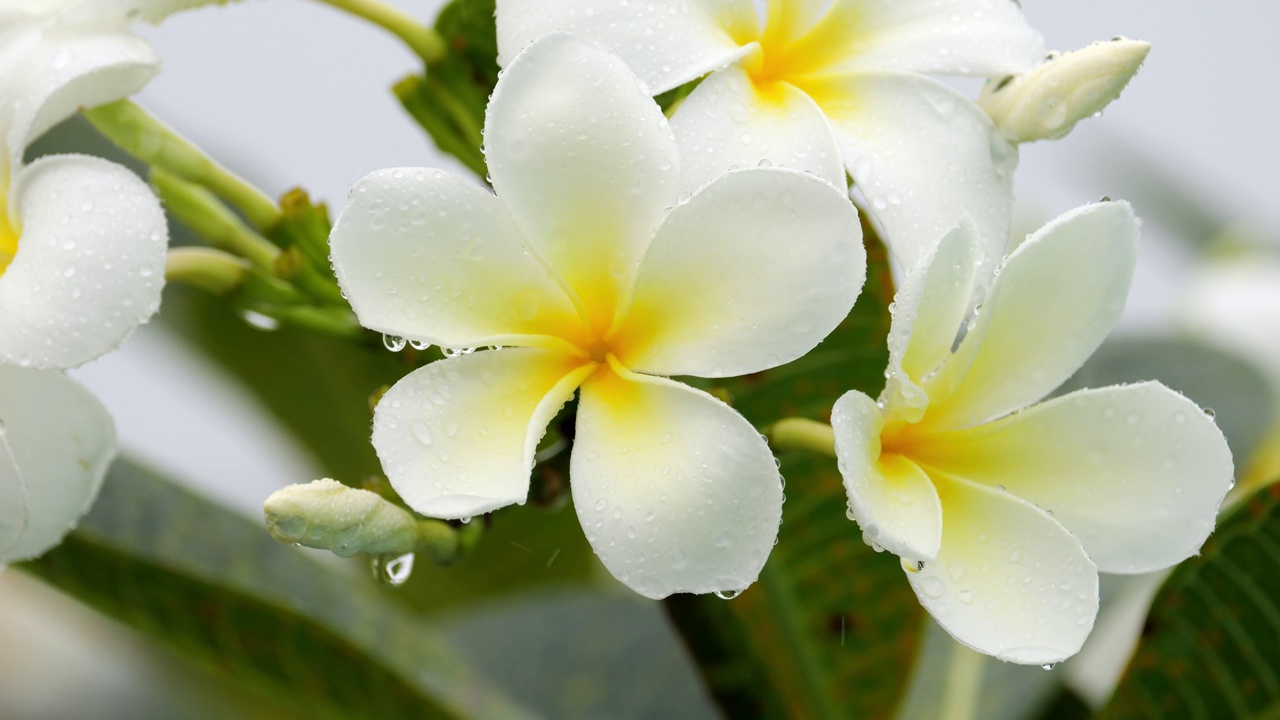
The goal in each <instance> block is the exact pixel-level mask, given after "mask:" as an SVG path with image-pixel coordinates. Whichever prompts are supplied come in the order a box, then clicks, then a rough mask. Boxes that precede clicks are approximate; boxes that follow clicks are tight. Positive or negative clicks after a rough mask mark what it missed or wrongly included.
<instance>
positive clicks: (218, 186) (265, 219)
mask: <svg viewBox="0 0 1280 720" xmlns="http://www.w3.org/2000/svg"><path fill="white" fill-rule="evenodd" d="M84 116H85V118H87V119H88V120H89V122H90V123H92V124H93V126H94V127H95V128H97V129H98V132H101V133H102V134H103V135H105V136H106V137H107V138H108V139H109V140H111V142H113V143H115V144H116V145H119V146H120V147H121V148H122V149H123V150H125V151H126V152H128V153H129V154H131V155H133V156H134V157H136V158H138V159H139V160H142V161H143V162H145V163H147V164H148V165H151V166H152V167H156V168H159V169H162V170H164V171H165V172H168V173H170V174H172V175H173V176H175V177H177V178H180V179H182V180H185V181H186V182H189V183H194V184H196V185H200V186H202V187H204V188H206V189H208V190H210V191H211V192H213V194H215V195H217V196H218V197H220V198H222V199H224V200H226V201H227V202H229V203H231V204H232V205H233V206H235V208H236V209H237V210H239V211H240V212H242V213H244V215H245V217H247V218H249V222H251V223H253V224H254V226H255V227H257V228H258V230H266V229H267V228H269V227H271V226H272V225H274V224H275V223H276V222H277V221H278V220H279V219H280V208H279V207H278V206H277V205H276V203H275V202H274V201H272V199H271V198H270V197H268V196H267V195H266V193H264V192H262V191H261V190H259V189H258V188H256V187H254V186H253V185H251V184H249V183H248V182H247V181H245V180H244V179H243V178H241V177H239V176H238V175H236V174H235V173H233V172H231V171H230V170H228V169H226V168H224V167H222V166H221V165H219V164H218V163H217V162H215V161H214V160H213V159H212V158H210V157H209V156H208V155H205V154H204V152H202V151H201V150H200V149H199V148H197V147H196V146H195V145H193V144H192V143H191V142H190V141H189V140H187V139H186V138H184V137H182V136H181V135H179V134H178V133H177V132H176V131H175V130H173V129H172V128H170V127H169V126H167V125H165V124H164V123H162V122H160V121H159V120H157V119H156V118H155V117H154V116H152V115H151V114H150V113H148V112H147V111H146V110H143V109H142V108H140V107H138V106H137V105H134V104H133V103H132V102H130V101H129V100H117V101H115V102H111V103H107V104H106V105H99V106H98V107H95V108H91V109H88V110H85V111H84Z"/></svg>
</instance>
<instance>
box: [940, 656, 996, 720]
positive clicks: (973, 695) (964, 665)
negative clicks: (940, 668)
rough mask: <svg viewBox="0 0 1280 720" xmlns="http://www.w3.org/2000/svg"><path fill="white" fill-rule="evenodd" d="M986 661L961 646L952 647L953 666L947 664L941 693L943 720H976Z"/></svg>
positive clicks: (951, 663) (941, 716)
mask: <svg viewBox="0 0 1280 720" xmlns="http://www.w3.org/2000/svg"><path fill="white" fill-rule="evenodd" d="M985 659H986V658H985V657H984V656H983V655H980V654H979V653H977V652H974V651H973V650H970V649H969V648H967V647H965V646H963V645H961V644H960V643H958V642H954V641H953V642H952V643H951V662H950V663H948V664H947V679H946V684H945V685H944V686H943V689H942V714H941V715H940V718H941V720H973V719H974V718H975V717H976V716H977V709H978V691H979V690H980V689H981V688H982V662H983V660H985Z"/></svg>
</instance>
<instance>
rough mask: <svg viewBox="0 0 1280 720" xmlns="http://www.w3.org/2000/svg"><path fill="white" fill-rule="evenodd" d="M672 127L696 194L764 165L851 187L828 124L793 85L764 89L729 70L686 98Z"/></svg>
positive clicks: (686, 181)
mask: <svg viewBox="0 0 1280 720" xmlns="http://www.w3.org/2000/svg"><path fill="white" fill-rule="evenodd" d="M671 127H672V128H673V129H674V130H675V133H676V141H677V142H678V143H679V145H680V174H681V184H682V186H683V187H684V188H685V189H686V190H697V189H698V188H700V187H702V186H703V185H706V184H707V183H709V182H711V181H712V180H714V179H715V178H717V177H719V176H720V175H723V174H724V173H725V171H727V170H729V169H730V168H732V167H740V168H752V167H756V166H757V165H760V164H761V163H762V162H768V163H770V164H772V165H776V166H781V167H788V168H792V169H795V170H803V171H805V172H809V173H813V174H814V175H817V176H818V177H820V178H822V179H824V180H826V181H827V182H830V183H831V184H832V185H834V186H836V187H841V188H843V187H845V175H844V165H843V164H841V162H840V149H839V147H838V146H837V145H836V140H835V137H834V136H833V135H832V134H831V128H830V127H829V126H828V125H827V119H826V117H825V116H824V115H823V114H822V110H821V109H819V108H818V106H817V105H815V104H814V102H813V100H812V99H810V98H809V96H808V95H805V94H804V93H803V92H800V91H799V90H797V89H796V88H795V87H793V86H791V85H788V84H787V83H784V82H777V83H772V84H770V85H768V86H766V87H764V88H761V87H759V86H757V85H756V84H755V83H753V82H752V80H751V78H750V76H748V75H747V73H746V71H744V70H743V69H742V68H740V67H737V66H733V67H728V68H725V69H724V70H721V71H720V72H716V73H712V74H711V75H710V76H709V77H708V78H707V79H706V80H703V81H702V83H701V84H699V85H698V87H697V88H695V89H694V91H693V92H692V93H690V94H689V97H687V98H685V100H684V102H682V103H681V104H680V107H679V109H677V110H676V113H675V115H673V116H672V118H671Z"/></svg>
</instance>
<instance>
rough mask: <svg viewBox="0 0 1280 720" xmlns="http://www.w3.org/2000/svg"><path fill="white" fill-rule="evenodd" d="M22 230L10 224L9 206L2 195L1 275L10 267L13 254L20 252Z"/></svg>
mask: <svg viewBox="0 0 1280 720" xmlns="http://www.w3.org/2000/svg"><path fill="white" fill-rule="evenodd" d="M20 234H21V231H20V230H19V229H18V228H15V227H13V226H12V225H11V224H9V208H8V206H7V205H6V204H5V201H4V198H3V197H0V275H3V274H4V272H5V270H7V269H9V263H11V262H13V256H14V255H17V254H18V237H19V235H20Z"/></svg>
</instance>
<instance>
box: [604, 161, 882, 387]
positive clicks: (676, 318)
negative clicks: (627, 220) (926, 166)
mask: <svg viewBox="0 0 1280 720" xmlns="http://www.w3.org/2000/svg"><path fill="white" fill-rule="evenodd" d="M865 276H866V251H865V250H864V249H863V246H862V230H861V227H860V226H859V224H858V213H857V210H855V209H854V207H853V204H852V203H850V202H849V200H848V198H846V197H845V195H844V193H843V192H841V191H839V190H837V189H835V188H834V187H832V186H830V185H828V184H827V183H825V182H823V181H822V180H819V179H817V178H815V177H812V176H810V175H806V174H804V173H800V172H797V171H794V170H783V169H780V168H770V169H764V168H753V169H750V170H740V171H737V172H733V173H730V174H728V175H725V176H723V177H721V178H720V179H719V180H716V181H715V182H713V183H712V184H710V185H708V186H707V187H705V188H703V189H702V190H701V191H699V192H698V194H696V195H694V196H693V197H692V198H691V199H690V200H689V201H688V202H687V203H684V204H682V205H680V206H679V207H677V208H675V209H674V210H672V211H671V214H670V215H669V216H668V217H667V222H666V223H665V224H663V226H662V228H661V229H660V230H659V231H658V235H657V237H655V238H654V240H653V245H652V246H651V247H650V248H649V252H648V254H647V255H645V258H644V261H643V262H642V263H641V266H640V274H639V277H638V279H637V283H636V290H635V295H634V297H633V301H632V304H631V307H630V309H629V311H628V312H627V315H626V320H625V321H624V323H623V325H622V326H621V328H620V329H619V330H618V331H617V332H616V334H615V335H614V336H613V338H612V339H611V343H612V346H613V349H614V352H615V354H616V355H617V357H618V359H619V360H620V361H621V362H622V364H623V365H625V366H627V367H629V368H631V369H633V370H637V371H641V372H647V373H653V374H657V375H698V376H702V377H731V376H735V375H743V374H746V373H751V372H758V371H760V370H765V369H767V368H771V367H775V366H777V365H781V364H783V363H787V362H790V361H792V360H794V359H796V358H798V357H800V356H801V355H804V354H805V353H807V352H809V351H810V350H812V349H813V348H814V346H816V345H817V344H818V343H819V342H820V341H821V340H822V338H824V337H826V336H827V334H828V333H830V332H831V331H832V330H833V329H835V327H836V325H838V324H840V321H841V320H843V319H844V318H845V316H846V315H848V314H849V310H850V309H851V308H852V307H853V303H854V300H856V299H857V297H858V292H859V291H860V290H861V288H862V281H863V279H864V278H865Z"/></svg>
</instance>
